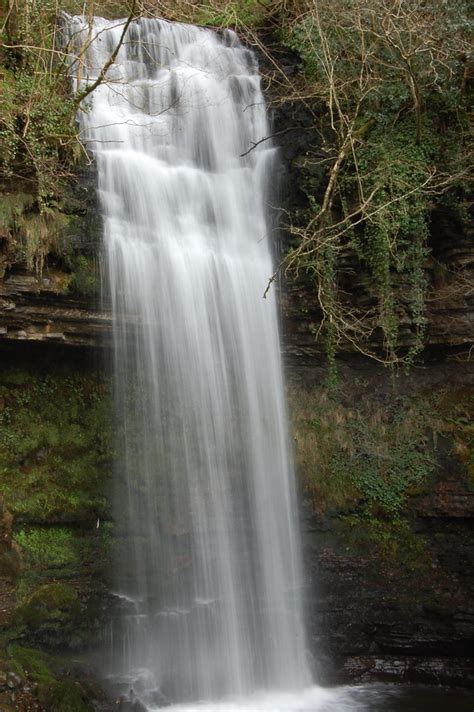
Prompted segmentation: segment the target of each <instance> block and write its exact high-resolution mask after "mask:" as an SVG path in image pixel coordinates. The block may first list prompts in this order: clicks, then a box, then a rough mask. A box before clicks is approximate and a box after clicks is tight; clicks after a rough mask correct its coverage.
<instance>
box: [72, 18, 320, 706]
mask: <svg viewBox="0 0 474 712" xmlns="http://www.w3.org/2000/svg"><path fill="white" fill-rule="evenodd" d="M68 25H69V30H68V31H69V36H70V38H71V42H72V44H73V45H74V47H75V48H76V54H77V53H79V51H80V47H81V46H82V47H84V43H85V42H87V41H88V38H94V39H93V41H92V42H90V44H89V46H88V48H87V50H86V51H85V52H83V54H82V59H81V61H80V62H76V63H75V68H73V71H72V73H73V74H74V75H75V76H76V83H80V84H81V85H82V86H84V85H85V84H86V83H90V82H92V81H93V80H94V79H95V78H96V77H97V76H98V74H99V72H100V70H101V68H102V67H103V66H104V64H105V63H106V61H107V60H108V58H109V57H110V55H111V53H112V51H113V50H114V48H115V46H116V45H117V43H118V41H119V38H120V35H121V32H122V29H123V22H118V21H115V22H114V21H107V20H104V19H101V18H95V20H94V23H93V26H92V28H89V27H88V25H87V23H86V22H85V20H84V18H82V17H73V18H70V19H69V23H68ZM79 65H80V71H79ZM73 67H74V65H73ZM80 125H81V126H80V127H81V131H82V133H83V136H84V139H85V140H86V141H87V142H88V145H89V146H90V147H91V150H92V151H93V153H94V155H95V159H96V162H97V171H98V187H99V195H100V201H101V207H102V212H103V216H104V246H105V255H106V270H107V283H108V289H109V293H110V297H111V302H112V308H113V315H114V370H115V398H116V404H117V413H118V417H119V419H120V421H121V426H120V427H121V432H123V437H122V438H121V440H122V450H123V454H122V456H121V458H120V463H119V465H118V467H119V471H118V473H117V478H116V479H117V482H118V484H117V494H116V501H115V520H116V526H117V530H118V533H119V537H120V538H121V540H122V542H123V544H122V546H121V548H120V556H119V559H120V561H119V562H118V566H117V568H118V573H117V576H118V580H117V587H118V588H119V590H120V592H121V594H122V595H123V597H124V600H125V599H126V600H128V601H129V606H128V613H127V615H125V616H124V617H123V620H122V630H121V633H120V635H119V637H118V638H116V641H117V642H116V645H115V650H114V658H113V668H114V672H115V673H116V674H117V675H118V676H122V677H123V678H124V679H126V680H127V684H129V685H130V686H132V687H133V686H135V688H136V689H137V690H138V691H139V692H140V690H139V685H140V684H141V685H142V688H141V692H142V694H143V699H145V701H146V700H149V701H150V702H149V703H150V704H153V699H157V698H156V697H155V698H153V695H154V694H155V692H156V691H159V694H160V695H165V696H166V697H167V698H169V699H170V698H171V699H175V700H176V699H177V700H189V699H193V700H198V699H216V698H218V697H222V696H228V695H248V694H249V693H252V692H255V691H256V690H270V689H272V690H274V689H284V690H291V689H293V690H294V689H302V688H303V687H305V686H306V685H308V684H309V682H310V677H309V672H308V668H307V663H306V657H305V639H304V633H303V625H302V606H301V564H300V554H299V548H300V547H299V538H298V531H297V526H296V516H295V497H294V485H293V472H292V465H291V458H290V455H289V448H288V432H287V421H286V411H285V403H284V390H283V382H282V369H281V362H280V348H279V338H278V322H277V310H276V304H275V300H274V296H273V295H272V294H269V295H268V298H266V299H263V292H264V290H265V286H266V283H267V281H268V278H269V276H270V275H271V274H272V272H273V266H272V256H271V252H272V249H271V234H269V223H268V215H267V212H268V211H267V203H268V195H269V191H270V188H271V184H272V176H273V172H274V169H275V160H276V156H275V149H274V148H273V147H272V146H271V144H270V142H264V143H262V144H260V145H258V146H257V147H256V148H255V149H254V150H252V151H250V152H249V153H248V154H247V155H245V156H242V154H244V153H245V152H246V151H247V150H248V149H249V147H250V146H251V145H252V142H255V141H257V140H258V139H260V138H262V137H264V136H268V134H269V133H270V130H269V128H268V126H267V118H266V109H265V103H264V99H263V96H262V92H261V88H260V77H259V73H258V67H257V63H256V59H255V56H254V54H253V53H252V52H251V51H249V50H248V49H247V48H245V47H244V46H242V45H241V44H240V42H239V40H238V38H237V37H236V35H235V34H234V33H233V32H231V31H228V30H227V31H224V32H223V33H219V34H218V33H216V32H213V31H211V30H207V29H203V28H198V27H192V26H187V25H180V24H174V23H168V22H166V21H161V20H151V19H141V20H139V21H136V22H133V23H132V24H131V25H130V27H129V30H128V33H127V36H126V39H125V42H124V44H123V46H122V47H121V49H120V51H119V53H118V57H117V61H116V63H115V64H114V65H113V67H111V68H110V70H109V71H108V75H107V82H104V83H103V84H101V85H100V86H99V87H98V88H97V89H96V90H95V91H94V93H93V95H92V96H91V97H89V99H88V100H87V106H85V107H83V111H81V112H80ZM140 680H141V683H140V682H139V681H140ZM156 694H158V692H156ZM147 696H148V697H147Z"/></svg>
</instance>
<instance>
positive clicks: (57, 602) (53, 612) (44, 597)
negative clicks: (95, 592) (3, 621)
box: [15, 583, 80, 629]
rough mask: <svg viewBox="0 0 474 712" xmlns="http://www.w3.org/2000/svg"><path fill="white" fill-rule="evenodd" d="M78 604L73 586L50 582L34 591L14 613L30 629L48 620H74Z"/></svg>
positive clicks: (78, 609) (77, 614) (46, 622)
mask: <svg viewBox="0 0 474 712" xmlns="http://www.w3.org/2000/svg"><path fill="white" fill-rule="evenodd" d="M79 615H80V604H79V599H78V597H77V593H76V592H75V591H74V589H73V588H71V587H70V586H68V585H67V584H63V583H51V584H46V585H45V586H41V587H40V588H39V589H38V590H37V591H35V592H34V593H33V594H32V595H31V596H30V597H29V598H28V600H27V601H25V603H24V604H23V605H21V606H20V607H19V608H18V609H17V610H16V613H15V616H16V619H17V621H18V622H20V623H23V624H25V625H27V626H29V627H30V628H32V629H36V628H39V627H41V626H43V625H47V624H48V623H49V622H56V621H61V620H62V621H64V622H65V623H69V622H75V621H76V620H77V618H78V617H79Z"/></svg>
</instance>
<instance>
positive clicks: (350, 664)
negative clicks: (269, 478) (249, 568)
mask: <svg viewBox="0 0 474 712" xmlns="http://www.w3.org/2000/svg"><path fill="white" fill-rule="evenodd" d="M292 67H294V60H291V61H289V64H288V72H291V71H293V70H292ZM289 127H292V128H294V129H295V130H291V131H287V129H288V128H289ZM275 131H276V132H283V131H284V133H281V134H280V136H279V138H278V140H279V141H280V143H281V146H282V152H281V155H282V187H281V192H282V194H283V195H284V196H285V207H286V208H287V209H288V210H291V211H292V210H294V209H296V208H301V207H304V206H305V197H304V195H303V193H302V192H301V189H300V187H299V177H300V171H301V166H302V165H303V163H304V157H305V152H306V150H307V146H308V145H309V144H312V145H317V141H318V138H317V136H316V134H315V131H314V129H313V128H312V125H311V119H310V117H309V116H308V114H307V113H305V111H304V110H302V109H301V107H295V106H290V105H287V106H286V107H284V108H279V109H278V110H277V111H276V114H275ZM281 239H282V241H283V242H285V241H286V240H287V236H285V235H282V236H281ZM430 246H431V257H430V260H429V261H428V263H427V265H426V270H427V274H428V279H429V283H430V285H431V287H430V290H431V291H430V297H429V301H428V310H427V320H428V329H427V333H428V349H427V359H426V361H425V363H424V364H422V365H420V367H419V368H417V369H415V370H414V372H413V374H412V376H411V377H410V378H409V379H406V380H404V379H403V378H399V379H398V382H397V383H398V386H397V389H395V391H394V390H393V389H392V390H391V388H392V387H391V386H390V377H389V376H388V375H387V374H384V375H381V371H380V369H379V368H378V367H376V366H375V365H374V364H372V363H370V362H368V361H367V360H364V359H362V358H356V357H354V355H353V354H350V353H349V352H347V353H345V354H344V353H343V354H342V356H341V359H340V371H341V384H340V386H339V395H341V393H342V396H341V397H342V399H343V401H344V408H345V411H346V412H347V413H350V412H353V411H355V410H357V408H358V407H359V404H360V401H361V399H366V401H367V409H368V411H367V412H368V413H369V414H370V411H371V410H373V411H374V412H375V411H377V412H380V413H381V416H380V417H381V422H382V426H381V427H382V428H383V427H385V425H384V417H385V416H384V412H386V413H388V414H389V415H388V416H387V418H388V417H389V416H390V408H389V404H390V403H391V402H392V401H394V400H396V399H398V398H400V397H407V396H408V395H410V396H411V395H413V394H416V393H420V394H421V396H422V397H423V398H425V396H426V393H439V394H441V393H442V392H445V391H446V392H451V393H452V394H453V398H454V400H456V398H457V396H456V394H461V393H462V394H463V397H464V396H465V395H466V394H467V393H469V392H470V393H472V387H473V383H474V373H473V370H472V366H471V364H472V361H470V355H471V351H470V349H471V344H472V338H473V335H474V301H473V300H474V291H473V290H472V288H469V287H468V282H469V280H472V277H473V264H474V244H473V239H472V234H467V233H466V232H465V231H463V229H461V228H460V227H459V226H457V225H455V224H453V223H451V222H450V221H449V216H447V215H438V216H435V219H434V221H433V229H432V234H431V245H430ZM354 274H355V275H357V265H355V266H354ZM66 282H67V275H66V274H65V273H64V272H62V271H61V270H58V269H53V268H52V267H49V268H48V267H46V268H45V270H44V271H43V274H42V276H41V277H39V276H37V275H36V274H34V273H32V272H28V271H27V270H26V269H25V268H24V266H22V265H14V266H13V267H12V268H10V269H9V270H6V271H5V272H4V274H3V275H2V277H1V278H0V342H1V343H0V348H3V349H4V354H7V352H8V354H9V355H8V357H7V356H5V360H9V362H10V364H11V365H14V364H15V362H16V359H17V353H19V352H21V354H22V358H23V359H24V358H25V356H28V354H30V358H31V359H32V360H34V359H35V358H36V354H38V352H41V353H42V354H43V356H44V355H45V354H47V357H46V358H47V360H48V361H49V362H50V363H52V364H54V363H56V361H57V362H58V363H59V362H61V361H64V360H66V361H70V363H73V362H74V358H75V354H76V353H79V352H80V353H83V352H87V353H92V352H94V353H95V352H96V351H97V350H99V349H100V350H102V349H104V348H105V349H107V347H109V346H110V344H111V318H110V313H109V312H108V310H107V308H101V307H99V305H98V303H97V300H96V303H94V302H93V300H91V299H90V298H86V297H78V296H72V295H71V292H69V293H68V291H67V289H66V288H65V284H66ZM264 288H265V285H262V292H263V289H264ZM352 293H353V298H354V300H356V301H357V300H358V299H364V289H363V285H362V284H360V283H359V282H358V280H357V276H354V283H353V289H352ZM280 299H281V309H282V331H283V334H282V343H283V353H284V356H285V362H286V369H287V374H288V376H289V379H290V382H291V384H292V387H293V386H295V387H297V388H299V389H303V390H305V391H309V390H311V389H312V388H313V387H317V386H318V385H319V384H321V383H322V382H323V381H324V379H325V375H326V371H325V368H326V367H325V359H324V355H323V353H322V352H323V348H322V346H321V344H319V343H317V342H316V341H315V338H314V326H315V325H317V324H318V323H319V321H320V318H321V315H320V312H319V309H318V305H317V299H316V296H315V294H314V291H313V288H312V285H311V284H310V283H309V282H308V281H307V280H304V279H301V280H293V281H288V280H286V281H285V280H284V281H283V282H282V284H281V285H280ZM402 334H403V338H404V340H405V341H404V343H406V344H407V345H408V344H410V343H411V340H412V332H411V329H410V325H409V324H407V325H406V328H405V330H404V331H403V332H402ZM33 342H34V343H33ZM17 344H18V345H17ZM7 345H11V346H12V347H15V348H12V349H5V346H7ZM33 346H34V347H35V348H33ZM373 346H374V347H376V346H377V343H376V342H374V344H373ZM63 347H67V348H66V349H64V348H63ZM68 353H69V356H68V355H67V354H68ZM65 354H66V355H65ZM428 356H429V358H428ZM449 359H457V360H449ZM38 382H39V381H38ZM6 388H7V390H6V393H7V396H8V395H9V397H10V398H11V397H12V393H13V391H12V389H11V384H7V387H6ZM29 390H30V386H28V388H26V390H25V392H26V391H29ZM13 395H14V394H13ZM40 395H41V394H40ZM421 396H420V397H421ZM25 397H26V396H25ZM41 397H43V396H41ZM440 397H441V396H440ZM2 398H3V394H2V393H0V411H1V410H2ZM94 402H95V401H94ZM18 403H20V404H21V399H20V400H18ZM81 407H82V405H81ZM330 407H332V406H331V404H330ZM430 407H431V406H430ZM432 407H433V408H434V411H433V413H431V415H432V418H431V422H430V424H429V425H428V426H427V431H426V442H428V441H430V442H432V441H434V440H436V447H435V449H434V450H433V452H435V453H436V464H435V465H434V466H433V469H432V471H431V474H430V476H429V477H426V478H425V479H424V480H423V485H422V487H421V488H418V491H417V490H416V487H415V488H414V490H413V491H411V492H408V494H407V498H406V502H405V503H404V505H403V508H402V510H401V511H399V512H398V515H397V516H399V517H401V518H402V519H403V521H404V522H405V523H406V527H408V528H405V529H402V530H400V529H393V527H392V523H391V520H390V521H388V520H387V521H386V522H385V525H384V520H383V517H381V518H379V520H377V521H379V522H380V521H381V522H382V524H381V525H380V524H377V527H378V529H376V531H375V530H374V526H375V524H374V521H368V520H367V519H365V520H364V517H363V516H362V514H361V512H363V510H364V506H365V504H366V502H364V499H363V497H362V498H361V497H360V496H359V495H354V496H353V494H352V493H349V495H348V496H347V497H346V499H345V501H344V503H343V504H339V505H338V504H334V503H331V502H330V501H329V500H325V497H326V496H327V494H324V493H325V492H326V493H327V488H326V489H324V487H321V488H320V489H319V490H318V494H317V496H316V497H315V496H309V494H308V490H307V489H306V487H304V491H303V492H302V497H301V499H302V501H303V510H304V512H303V518H304V524H303V530H304V531H303V539H304V551H305V561H306V567H307V571H308V581H307V587H306V601H307V609H308V620H309V631H310V644H311V648H312V649H313V650H314V652H315V654H317V656H318V657H320V658H321V656H322V667H323V671H324V674H325V675H327V676H329V677H331V678H334V676H337V677H339V678H341V677H343V678H351V679H354V678H356V679H359V680H366V679H374V678H384V679H389V680H421V681H425V682H430V683H439V682H442V683H450V684H454V685H459V684H463V685H464V684H467V683H471V684H474V683H473V679H472V677H470V675H472V665H471V663H472V661H471V660H470V659H469V657H468V656H469V654H470V653H471V651H472V649H473V648H472V643H473V638H474V608H473V600H474V596H473V593H474V586H473V571H474V550H473V549H474V545H473V536H472V534H473V522H474V511H473V499H474V482H473V479H472V477H473V473H472V430H469V428H472V426H471V425H470V423H469V421H468V420H467V416H466V414H465V413H464V412H463V413H459V412H458V413H456V411H455V409H454V410H453V413H454V415H452V416H451V415H449V413H448V412H447V411H446V412H444V413H441V415H440V416H439V420H440V421H442V425H439V426H438V425H436V423H435V422H433V421H436V419H437V415H436V407H435V406H432ZM406 412H408V411H406ZM0 414H1V412H0ZM402 415H403V413H402ZM317 416H318V412H317V411H316V410H313V411H312V412H311V411H309V412H308V416H307V417H308V420H314V419H316V417H317ZM48 417H50V416H48ZM348 417H350V416H348ZM390 417H391V416H390ZM450 419H451V421H452V422H451V423H450ZM46 420H47V419H46ZM387 422H388V421H387ZM53 425H54V423H53ZM73 426H74V427H75V423H71V424H69V425H68V427H70V429H71V431H72V428H73ZM87 427H88V426H87ZM38 428H39V425H38ZM84 428H86V426H84ZM91 432H92V430H91ZM52 437H53V436H51V438H52ZM74 437H75V436H73V435H71V444H70V447H71V448H73V447H74V448H75V447H76V446H75V445H74V446H73V441H74ZM94 437H95V435H94ZM295 437H296V435H295ZM318 437H320V436H318V434H317V433H316V435H315V440H314V443H316V445H314V444H313V446H314V447H316V446H317V441H318ZM97 438H99V435H97ZM430 439H431V440H430ZM339 446H340V455H341V457H343V458H344V457H346V454H347V452H348V451H350V450H351V443H350V442H349V444H347V443H346V444H344V443H342V444H341V443H339ZM58 447H59V444H58V443H55V442H54V441H53V439H52V440H51V443H50V445H49V446H48V447H47V448H46V450H45V453H46V458H48V457H49V458H51V456H52V454H54V451H55V448H58ZM94 447H95V446H94ZM420 447H421V446H419V445H417V446H416V448H415V449H418V450H419V449H420ZM38 448H39V449H38ZM38 448H37V449H38V452H39V451H40V450H41V449H44V448H43V446H41V447H40V444H38ZM92 449H93V448H92V446H91V451H92ZM296 449H298V446H297V447H296ZM74 452H75V450H74ZM430 452H431V451H430ZM17 454H18V455H21V456H22V457H23V453H17ZM356 454H357V453H356ZM60 456H61V457H62V454H60ZM75 456H76V455H75ZM361 456H364V453H362V455H361ZM9 457H10V455H9ZM32 457H33V460H32V462H33V465H31V462H30V460H31V458H32ZM35 457H37V456H36V455H35V454H34V453H33V455H31V453H29V452H26V453H25V454H24V458H26V459H22V460H18V462H16V461H14V458H13V455H12V458H13V459H12V460H11V462H10V460H8V463H10V464H8V468H10V470H11V473H13V472H14V474H15V476H17V477H19V478H22V479H21V481H22V482H23V481H24V482H25V483H26V481H27V479H28V477H29V475H30V471H31V468H32V467H33V469H34V468H36V469H38V470H39V471H40V474H41V476H44V477H49V474H48V473H47V472H46V470H47V468H46V467H43V464H42V462H40V461H36V460H35V459H34V458H35ZM81 457H82V454H81ZM84 457H85V455H84ZM28 458H29V459H28ZM64 459H65V460H66V459H67V457H66V455H64ZM46 464H47V463H46ZM43 469H44V473H43ZM86 469H87V468H86ZM10 470H9V471H10ZM84 471H85V470H84ZM89 471H90V468H88V469H87V472H89ZM48 472H49V470H48ZM53 474H54V473H53ZM300 475H301V472H300ZM48 481H49V480H48ZM58 482H59V477H58ZM53 484H54V489H53V490H52V495H51V507H52V506H53V504H55V501H56V500H55V499H54V501H53V495H54V497H56V495H57V493H56V487H57V488H58V492H59V494H58V495H57V496H58V497H59V495H61V497H63V494H64V493H63V492H62V490H61V491H59V488H60V485H59V484H57V483H56V482H55V483H53ZM336 484H337V483H336ZM61 487H62V485H61ZM71 487H72V485H71ZM87 487H89V485H88V484H87ZM82 490H83V491H82ZM12 491H13V487H12ZM90 493H92V488H91V490H90V492H89V489H84V488H82V489H81V497H83V498H84V502H85V505H84V512H85V514H84V513H83V512H82V509H81V511H80V512H79V514H77V512H76V510H74V508H73V510H71V511H72V512H73V513H72V514H71V517H72V518H71V521H72V522H73V523H75V522H76V519H74V517H76V518H78V519H77V521H79V522H82V519H83V520H84V522H86V523H87V526H89V527H90V528H91V530H92V531H93V533H94V536H95V537H96V536H98V534H100V533H101V532H102V530H97V532H96V530H95V526H96V524H95V522H96V519H97V517H98V516H99V515H100V517H102V516H103V511H102V509H101V507H102V505H101V504H100V502H99V503H97V502H96V501H95V499H94V498H93V497H92V494H94V496H95V494H96V488H95V486H94V492H93V493H92V494H91V498H90V501H89V494H90ZM34 494H35V493H34V491H33V490H32V492H31V498H32V500H31V501H32V503H33V504H35V503H36V500H34V501H33V496H34ZM66 494H67V495H68V497H69V494H70V501H71V502H73V503H74V502H76V500H77V497H74V493H73V492H69V491H68V492H67V493H66ZM66 494H64V497H66ZM23 500H24V498H22V501H21V502H18V503H17V509H18V517H20V516H21V515H22V512H23V510H22V506H23ZM58 501H60V504H59V505H58V507H59V509H61V511H62V509H64V506H63V504H62V502H63V499H60V500H59V499H58ZM67 501H68V502H69V499H68V500H67ZM32 506H33V505H32ZM35 506H36V504H35ZM74 506H75V505H74ZM104 509H105V510H106V509H107V508H106V506H105V505H104ZM55 511H56V510H55ZM26 515H28V512H26ZM73 515H74V516H73ZM23 516H25V512H23ZM29 516H30V520H31V521H32V522H33V524H35V525H41V526H43V525H44V524H45V522H43V521H42V520H38V514H37V511H36V509H35V510H34V511H33V514H31V512H29ZM55 516H56V514H55ZM9 517H10V515H9V514H8V512H7V510H5V509H4V508H3V505H1V504H0V519H1V522H0V526H1V534H2V545H1V551H0V560H1V562H2V566H3V563H5V565H8V567H10V568H9V569H8V572H7V575H6V578H4V579H2V581H4V584H5V585H3V584H2V586H3V588H2V594H1V597H2V600H3V602H4V604H5V606H4V607H6V608H10V609H11V608H12V606H13V605H14V588H12V586H13V585H12V583H11V576H12V575H13V576H14V575H16V572H17V569H18V567H19V561H20V558H19V554H18V550H17V549H15V547H14V546H13V544H12V542H11V527H12V522H11V519H10V518H9ZM35 517H36V520H38V521H36V520H35ZM30 520H28V518H26V520H25V521H30ZM58 521H59V522H60V521H61V520H60V518H59V520H58ZM81 525H82V524H81ZM84 526H85V525H84ZM400 531H402V533H401V534H400ZM76 535H78V532H76V530H74V531H71V532H70V536H71V537H72V536H73V537H74V538H75V537H76ZM74 540H75V539H74ZM85 543H88V542H85ZM85 543H84V542H82V540H81V543H80V546H81V547H82V548H81V551H83V552H85V554H84V555H87V556H88V555H89V554H88V553H87V552H88V549H87V547H86V546H85ZM100 550H101V551H102V549H100ZM94 551H95V550H94ZM87 556H86V558H87ZM86 563H87V567H86V568H85V571H86V573H85V574H83V576H84V580H86V581H87V586H86V588H87V591H86V593H84V592H83V590H82V589H80V588H79V592H78V595H79V599H80V600H81V601H82V599H81V597H86V598H87V597H90V598H91V599H92V600H93V599H94V596H95V595H96V594H97V591H98V590H99V589H100V588H101V590H102V600H104V595H105V594H104V592H103V588H104V583H103V581H102V580H100V574H99V575H98V573H97V571H96V570H95V569H94V571H93V572H92V574H91V573H90V572H89V568H88V567H89V566H90V562H89V561H87V562H86ZM102 563H103V566H104V567H105V566H106V563H105V560H104V562H102V560H101V562H100V565H101V566H102ZM59 565H60V566H61V567H64V566H65V564H64V563H63V562H62V559H61V560H60V564H59ZM37 566H38V568H40V565H39V564H37ZM67 566H69V567H70V571H69V570H68V573H69V574H70V576H71V578H72V580H73V581H75V576H76V573H77V571H76V568H77V564H76V563H74V561H73V563H72V564H69V563H67ZM81 566H83V564H81ZM84 566H85V565H84ZM26 573H27V572H26ZM22 576H25V569H23V573H22ZM9 577H10V578H9ZM99 580H100V583H98V581H99ZM43 583H44V582H43ZM45 585H50V583H49V579H47V581H46V584H45ZM81 585H82V584H81ZM86 594H87V596H86ZM99 597H100V596H99ZM87 600H89V598H87ZM71 601H72V598H71ZM33 602H34V599H33ZM30 603H31V601H30ZM72 603H73V605H72V604H71V605H72V610H73V613H74V612H75V606H76V603H75V599H74V601H72ZM81 605H82V603H81ZM88 605H89V604H88ZM94 605H95V603H94ZM89 607H90V608H91V609H92V608H93V606H89ZM97 607H98V609H99V608H100V603H98V604H97ZM59 610H60V611H61V615H63V614H64V615H66V613H65V612H64V611H63V610H62V609H59ZM23 613H24V615H26V613H25V611H23ZM99 614H100V615H99ZM102 614H103V610H99V611H98V613H97V619H99V618H100V616H101V615H102ZM94 615H95V614H94ZM55 616H56V613H55V609H53V616H52V617H53V618H54V620H56V617H55ZM91 616H92V614H91ZM59 619H60V616H59V617H58V620H59ZM45 625H46V627H47V621H46V622H45ZM94 625H98V624H96V623H94ZM55 631H56V629H55ZM41 633H42V628H41V625H40V626H39V628H38V630H36V631H35V635H36V637H34V642H38V641H39V640H40V638H41ZM47 633H48V634H49V629H48V630H47ZM25 635H26V633H25ZM78 646H80V641H79V643H78ZM469 671H471V672H469Z"/></svg>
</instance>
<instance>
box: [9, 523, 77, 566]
mask: <svg viewBox="0 0 474 712" xmlns="http://www.w3.org/2000/svg"><path fill="white" fill-rule="evenodd" d="M15 540H16V542H17V544H19V545H20V546H21V548H22V550H23V553H24V554H25V555H26V556H27V557H28V559H29V563H30V565H31V564H32V565H36V564H38V565H40V566H46V567H63V566H68V565H74V564H77V562H78V556H77V551H76V550H75V547H74V535H73V533H72V532H71V530H70V529H66V528H65V527H54V528H46V527H37V528H34V529H31V528H30V529H28V530H26V529H21V530H20V531H19V532H17V533H16V534H15Z"/></svg>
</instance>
